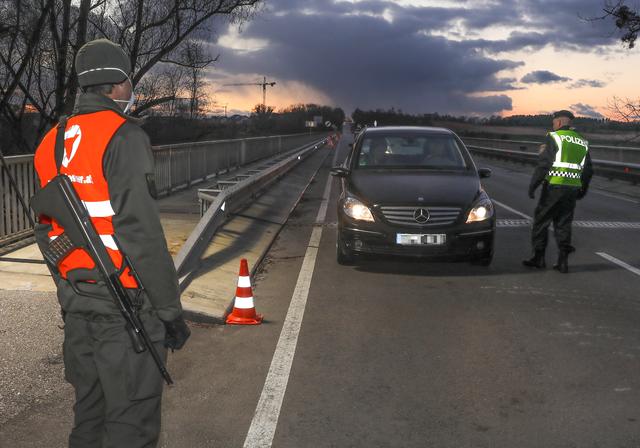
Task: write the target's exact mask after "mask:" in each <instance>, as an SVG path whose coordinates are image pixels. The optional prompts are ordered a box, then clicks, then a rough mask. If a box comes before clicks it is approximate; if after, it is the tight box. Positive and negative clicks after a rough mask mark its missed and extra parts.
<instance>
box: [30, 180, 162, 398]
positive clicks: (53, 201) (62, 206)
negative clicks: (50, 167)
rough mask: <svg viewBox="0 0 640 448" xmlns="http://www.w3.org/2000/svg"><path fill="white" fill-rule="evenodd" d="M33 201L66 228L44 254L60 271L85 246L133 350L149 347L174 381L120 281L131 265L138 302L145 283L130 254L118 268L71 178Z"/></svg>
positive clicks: (39, 211) (51, 185)
mask: <svg viewBox="0 0 640 448" xmlns="http://www.w3.org/2000/svg"><path fill="white" fill-rule="evenodd" d="M30 204H31V208H32V209H33V210H34V211H35V212H36V215H37V216H41V215H44V216H47V217H49V218H53V219H54V220H55V221H56V222H57V223H58V224H60V226H62V228H64V233H63V234H62V235H60V236H58V237H57V238H56V239H54V240H53V241H51V242H50V243H49V245H48V247H46V248H42V254H43V256H44V258H45V260H46V262H47V264H48V265H49V267H50V269H52V270H53V271H54V272H56V273H58V274H59V271H58V263H59V262H60V261H61V260H63V259H64V258H65V257H66V256H67V255H68V254H69V253H70V252H71V251H73V250H75V249H84V250H85V251H86V252H87V253H88V254H89V255H90V256H91V258H92V259H93V261H94V263H95V265H96V270H97V272H98V273H99V275H100V277H102V280H103V281H104V283H105V285H106V286H107V289H108V290H109V293H110V294H111V296H112V297H113V300H114V302H115V304H116V306H117V307H118V309H119V311H120V313H121V314H122V317H124V319H125V321H126V329H127V332H128V333H129V336H130V338H131V342H132V344H133V349H134V350H135V352H136V353H142V352H144V351H146V350H148V351H149V353H150V354H151V356H152V357H153V360H154V361H155V363H156V365H157V366H158V370H159V371H160V374H161V375H162V377H163V378H164V380H165V381H166V383H167V384H168V385H171V384H173V380H172V379H171V376H170V375H169V372H168V371H167V368H166V367H165V365H164V363H163V362H162V359H161V358H160V355H159V354H158V351H157V350H156V348H155V347H154V346H153V343H152V342H151V339H150V338H149V334H148V333H147V332H146V330H145V328H144V325H143V324H142V320H141V319H140V316H139V315H138V307H137V306H136V305H135V304H134V301H133V300H132V299H131V297H130V296H129V293H128V292H127V291H126V289H125V287H124V286H123V284H122V282H121V281H120V275H121V274H122V272H123V271H124V269H125V268H126V267H128V268H129V270H130V272H131V274H132V275H133V277H134V278H135V280H136V282H137V283H138V289H137V292H136V302H137V298H138V297H139V296H140V294H141V293H142V292H143V291H144V286H143V285H142V282H141V281H140V278H139V277H138V274H137V272H136V271H135V269H134V268H133V265H132V264H131V261H130V260H129V258H128V257H126V255H125V256H124V257H123V262H122V268H121V269H118V268H116V266H115V265H114V263H113V260H112V259H111V257H110V256H109V253H108V252H107V248H106V247H105V245H104V243H103V242H102V240H101V239H100V235H98V232H97V231H96V229H95V227H94V226H93V223H92V222H91V218H90V217H89V213H88V212H87V209H86V207H85V205H84V204H83V203H82V201H81V200H80V198H79V197H78V194H77V193H76V191H75V189H74V188H73V185H72V184H71V181H70V180H69V178H68V177H67V176H65V175H64V174H58V175H57V176H56V177H54V178H53V179H52V180H51V181H50V182H49V183H48V184H47V185H46V186H45V187H44V188H42V189H41V190H40V191H38V192H37V193H36V194H35V195H34V196H33V197H32V198H31V201H30ZM72 272H73V271H72ZM68 280H69V283H70V284H71V287H72V288H73V290H74V291H75V292H76V293H77V294H80V295H88V294H87V293H85V292H82V291H80V290H79V289H78V287H77V285H76V282H75V281H74V280H73V279H68Z"/></svg>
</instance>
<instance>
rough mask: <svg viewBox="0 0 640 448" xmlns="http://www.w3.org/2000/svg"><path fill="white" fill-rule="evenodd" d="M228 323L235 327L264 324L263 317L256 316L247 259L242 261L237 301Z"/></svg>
mask: <svg viewBox="0 0 640 448" xmlns="http://www.w3.org/2000/svg"><path fill="white" fill-rule="evenodd" d="M227 323H228V324H235V325H259V324H261V323H262V315H261V314H256V308H255V306H254V304H253V291H252V289H251V277H249V265H248V264H247V260H246V258H243V259H242V260H240V274H239V275H238V287H237V288H236V299H235V301H234V303H233V311H232V312H231V314H229V315H228V316H227Z"/></svg>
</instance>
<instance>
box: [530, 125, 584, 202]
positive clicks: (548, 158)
mask: <svg viewBox="0 0 640 448" xmlns="http://www.w3.org/2000/svg"><path fill="white" fill-rule="evenodd" d="M572 129H573V128H571V127H569V126H563V127H561V128H560V129H558V130H559V131H568V130H572ZM558 151H559V148H558V146H557V145H556V142H555V140H554V139H553V137H551V135H549V134H547V138H546V140H545V143H544V144H543V145H542V147H541V151H540V155H539V157H538V164H537V165H536V168H535V171H534V172H533V176H532V177H531V184H530V186H529V190H535V189H536V188H537V187H538V185H540V184H541V183H542V182H544V181H545V178H546V177H547V174H549V170H550V169H551V166H552V165H553V162H554V161H555V160H556V154H557V152H558ZM592 176H593V165H592V164H591V155H590V154H589V152H587V157H586V159H585V162H584V168H583V169H582V178H581V180H582V189H583V190H584V191H585V192H586V191H587V190H588V189H589V183H590V182H591V177H592ZM568 188H575V187H568Z"/></svg>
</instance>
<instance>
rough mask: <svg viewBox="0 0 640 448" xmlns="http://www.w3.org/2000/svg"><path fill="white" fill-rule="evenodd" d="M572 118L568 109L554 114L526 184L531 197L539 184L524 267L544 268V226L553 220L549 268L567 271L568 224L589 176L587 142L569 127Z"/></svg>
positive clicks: (589, 178)
mask: <svg viewBox="0 0 640 448" xmlns="http://www.w3.org/2000/svg"><path fill="white" fill-rule="evenodd" d="M573 119H574V116H573V114H572V113H571V112H570V111H568V110H561V111H558V112H556V113H554V114H553V132H550V133H549V134H547V139H546V142H545V144H544V145H542V147H541V151H540V156H539V159H538V165H537V167H536V169H535V171H534V173H533V177H532V178H531V183H530V185H529V197H530V198H531V199H533V198H534V197H535V191H536V188H538V186H539V185H540V184H542V193H541V194H540V200H539V201H538V206H537V207H536V210H535V215H534V218H533V227H532V230H531V243H532V246H533V251H534V254H533V257H532V258H530V259H528V260H523V262H522V264H524V265H525V266H528V267H533V268H538V269H542V268H545V267H546V262H545V250H546V248H547V240H548V229H549V225H550V224H551V223H552V222H553V228H554V231H555V237H556V242H557V244H558V251H559V252H558V262H557V263H556V264H555V265H554V266H553V268H554V269H556V270H558V271H560V272H562V273H563V274H566V273H567V272H569V261H568V260H569V254H570V253H571V252H574V251H575V248H574V247H573V246H572V245H571V223H572V221H573V211H574V209H575V206H576V200H580V199H582V198H583V197H584V196H585V195H586V194H587V190H588V189H589V182H590V181H591V176H592V175H593V169H592V165H591V156H590V155H589V143H588V142H587V140H585V139H584V138H583V137H582V136H581V135H580V134H579V133H578V132H576V130H575V129H574V128H572V127H571V121H572V120H573Z"/></svg>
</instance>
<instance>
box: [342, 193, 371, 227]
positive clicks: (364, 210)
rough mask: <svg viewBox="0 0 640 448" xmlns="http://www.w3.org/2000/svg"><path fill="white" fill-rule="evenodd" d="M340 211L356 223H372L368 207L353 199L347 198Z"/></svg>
mask: <svg viewBox="0 0 640 448" xmlns="http://www.w3.org/2000/svg"><path fill="white" fill-rule="evenodd" d="M342 209H343V210H344V212H345V213H346V215H347V216H349V217H351V218H353V219H355V220H356V221H368V222H373V214H372V213H371V210H369V207H367V206H366V205H364V204H363V203H362V202H360V201H358V200H357V199H355V198H347V199H346V200H345V201H344V204H343V205H342Z"/></svg>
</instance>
